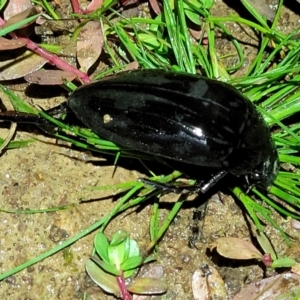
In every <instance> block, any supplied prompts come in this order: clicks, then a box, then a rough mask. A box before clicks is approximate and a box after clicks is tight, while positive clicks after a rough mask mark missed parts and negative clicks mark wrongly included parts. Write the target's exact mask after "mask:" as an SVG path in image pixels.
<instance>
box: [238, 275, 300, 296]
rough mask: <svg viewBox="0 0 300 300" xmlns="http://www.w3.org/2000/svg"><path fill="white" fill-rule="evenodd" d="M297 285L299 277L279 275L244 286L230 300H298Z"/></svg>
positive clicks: (298, 289)
mask: <svg viewBox="0 0 300 300" xmlns="http://www.w3.org/2000/svg"><path fill="white" fill-rule="evenodd" d="M299 285H300V276H299V275H297V274H292V273H285V274H280V275H276V276H273V277H269V278H265V279H262V280H260V281H257V282H254V283H252V284H250V285H248V286H246V287H245V288H244V289H242V290H241V291H240V292H239V293H238V294H237V295H235V296H234V297H233V298H232V300H244V299H247V300H265V299H276V300H288V299H299V295H300V287H299ZM296 295H298V297H297V298H296V297H295V296H296Z"/></svg>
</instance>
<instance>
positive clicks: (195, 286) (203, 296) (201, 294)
mask: <svg viewBox="0 0 300 300" xmlns="http://www.w3.org/2000/svg"><path fill="white" fill-rule="evenodd" d="M192 290H193V296H194V300H210V299H211V297H210V295H209V292H208V285H207V281H206V277H205V276H204V275H203V272H202V271H201V270H197V271H195V272H194V274H193V277H192Z"/></svg>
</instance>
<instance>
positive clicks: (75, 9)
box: [71, 0, 82, 14]
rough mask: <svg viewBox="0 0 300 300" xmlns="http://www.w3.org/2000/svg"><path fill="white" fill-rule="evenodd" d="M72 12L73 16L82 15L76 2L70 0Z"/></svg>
mask: <svg viewBox="0 0 300 300" xmlns="http://www.w3.org/2000/svg"><path fill="white" fill-rule="evenodd" d="M71 3H72V7H73V11H74V13H75V14H82V9H81V8H80V5H79V2H78V0H71Z"/></svg>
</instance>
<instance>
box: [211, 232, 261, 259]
mask: <svg viewBox="0 0 300 300" xmlns="http://www.w3.org/2000/svg"><path fill="white" fill-rule="evenodd" d="M215 247H216V250H217V252H218V253H219V254H220V255H222V256H224V257H227V258H232V259H253V258H256V259H261V257H262V254H261V253H260V252H259V250H258V249H257V248H255V247H254V245H253V244H252V243H251V242H249V241H245V240H242V239H239V238H233V237H228V238H226V237H225V238H219V239H217V240H215V245H214V246H213V248H215Z"/></svg>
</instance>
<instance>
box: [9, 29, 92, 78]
mask: <svg viewBox="0 0 300 300" xmlns="http://www.w3.org/2000/svg"><path fill="white" fill-rule="evenodd" d="M10 35H11V37H12V38H14V39H18V40H21V41H24V42H25V43H26V47H27V48H28V49H30V50H32V51H33V52H35V53H36V54H38V55H40V56H42V57H44V58H45V59H47V60H48V62H49V63H50V64H52V65H54V66H56V67H57V68H59V69H61V70H64V71H70V72H72V73H74V74H76V75H77V76H78V77H79V78H81V80H82V81H83V82H84V83H89V82H90V81H91V80H90V78H89V77H88V75H87V74H86V73H83V72H81V71H79V70H78V69H77V68H75V67H73V66H71V65H70V64H68V63H67V62H65V61H64V60H62V59H61V58H60V57H58V56H57V55H55V54H52V53H50V52H48V51H46V50H44V49H42V48H40V47H39V46H38V45H37V44H36V43H34V42H33V41H31V40H30V39H29V38H25V37H21V36H18V35H17V34H15V33H11V34H10Z"/></svg>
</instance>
